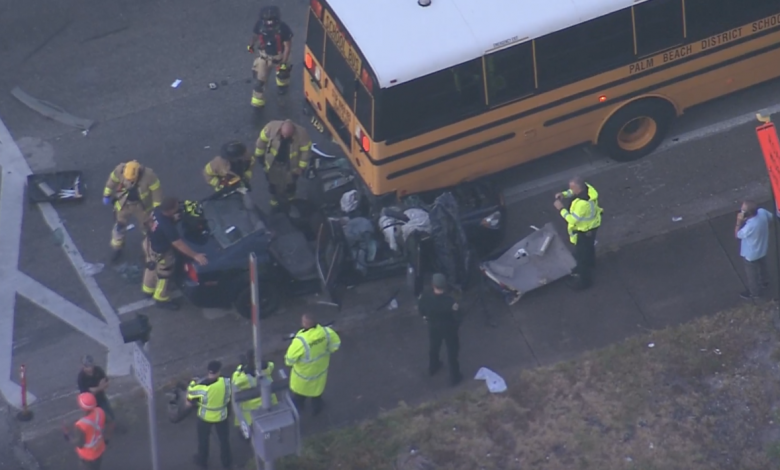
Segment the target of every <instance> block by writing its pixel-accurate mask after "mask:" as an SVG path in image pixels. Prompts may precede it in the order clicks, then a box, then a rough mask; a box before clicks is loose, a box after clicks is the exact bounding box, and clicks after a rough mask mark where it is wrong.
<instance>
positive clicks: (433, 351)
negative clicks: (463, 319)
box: [417, 273, 463, 386]
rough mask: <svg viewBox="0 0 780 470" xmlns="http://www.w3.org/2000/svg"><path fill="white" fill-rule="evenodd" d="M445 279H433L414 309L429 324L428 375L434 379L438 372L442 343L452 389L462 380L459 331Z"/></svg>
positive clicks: (454, 304)
mask: <svg viewBox="0 0 780 470" xmlns="http://www.w3.org/2000/svg"><path fill="white" fill-rule="evenodd" d="M446 289H447V279H446V278H445V277H444V274H439V273H437V274H434V275H433V290H432V291H426V292H424V293H423V294H422V295H421V296H420V300H419V301H418V304H417V309H418V311H419V312H420V315H422V317H423V319H424V320H425V321H426V323H428V338H429V340H430V349H429V355H428V373H429V374H430V375H432V376H433V375H435V374H436V373H437V372H438V371H439V369H441V360H439V350H440V349H441V343H444V345H445V347H446V348H447V365H448V366H449V370H450V383H451V384H452V385H453V386H455V385H458V383H460V381H461V380H462V379H463V376H462V375H461V373H460V364H459V363H458V350H459V349H460V342H459V341H458V328H459V327H460V311H459V309H460V306H459V305H458V303H457V302H456V301H455V299H453V298H452V297H451V296H450V295H449V294H447V293H446Z"/></svg>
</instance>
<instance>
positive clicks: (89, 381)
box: [76, 354, 116, 431]
mask: <svg viewBox="0 0 780 470" xmlns="http://www.w3.org/2000/svg"><path fill="white" fill-rule="evenodd" d="M76 382H77V383H78V387H79V392H80V393H91V394H92V395H94V397H95V400H96V402H97V406H98V407H100V409H102V410H103V411H104V412H105V414H106V418H107V420H108V427H109V431H110V430H112V429H113V427H114V423H115V421H116V417H115V416H114V410H113V409H112V408H111V402H109V401H108V397H107V396H106V389H108V385H109V381H108V377H107V376H106V373H105V371H103V368H101V367H100V366H96V365H95V359H94V358H93V357H92V356H91V355H89V354H87V355H85V356H84V357H82V358H81V370H80V371H79V375H78V378H77V379H76Z"/></svg>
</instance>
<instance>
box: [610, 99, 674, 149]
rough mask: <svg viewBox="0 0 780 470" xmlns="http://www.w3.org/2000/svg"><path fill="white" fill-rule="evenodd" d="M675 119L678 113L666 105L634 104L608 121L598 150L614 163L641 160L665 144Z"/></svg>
mask: <svg viewBox="0 0 780 470" xmlns="http://www.w3.org/2000/svg"><path fill="white" fill-rule="evenodd" d="M673 118H674V109H673V108H672V107H671V105H669V104H668V103H666V102H663V101H660V100H646V101H638V102H635V103H631V104H629V105H627V106H626V107H624V108H622V109H620V110H618V112H616V113H615V114H614V115H612V117H611V118H610V119H609V121H607V123H606V124H605V125H604V127H603V128H602V130H601V133H600V135H599V140H598V147H599V149H600V150H601V151H602V152H604V153H606V154H607V155H608V156H609V157H610V158H612V159H613V160H617V161H620V162H626V161H633V160H637V159H639V158H642V157H644V156H645V155H647V154H649V153H650V152H652V151H653V150H655V149H656V148H657V147H658V146H659V145H660V144H661V142H662V141H663V139H664V137H665V136H666V132H667V131H668V130H669V125H670V124H671V120H672V119H673Z"/></svg>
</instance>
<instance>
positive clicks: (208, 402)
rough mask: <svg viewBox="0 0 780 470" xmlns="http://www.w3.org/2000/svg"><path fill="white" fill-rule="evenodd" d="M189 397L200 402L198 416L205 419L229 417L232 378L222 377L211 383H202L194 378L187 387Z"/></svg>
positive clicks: (218, 420)
mask: <svg viewBox="0 0 780 470" xmlns="http://www.w3.org/2000/svg"><path fill="white" fill-rule="evenodd" d="M187 399H188V400H193V401H197V402H198V418H200V419H202V420H203V421H206V422H207V423H218V422H220V421H224V420H226V419H227V417H228V404H229V403H230V379H226V378H224V377H220V378H219V379H217V381H216V382H214V383H213V384H211V385H202V384H199V383H197V382H195V381H194V380H193V381H192V382H190V386H189V388H188V389H187Z"/></svg>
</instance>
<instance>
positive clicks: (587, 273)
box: [572, 228, 598, 288]
mask: <svg viewBox="0 0 780 470" xmlns="http://www.w3.org/2000/svg"><path fill="white" fill-rule="evenodd" d="M597 231H598V229H597V228H595V229H593V230H589V231H587V232H579V233H578V234H577V243H576V244H575V245H574V260H575V261H576V262H577V266H575V268H574V271H573V272H572V274H574V275H575V277H576V278H577V279H576V280H575V281H576V282H577V283H579V285H578V287H582V288H585V287H590V285H591V283H592V282H593V268H595V267H596V232H597Z"/></svg>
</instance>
